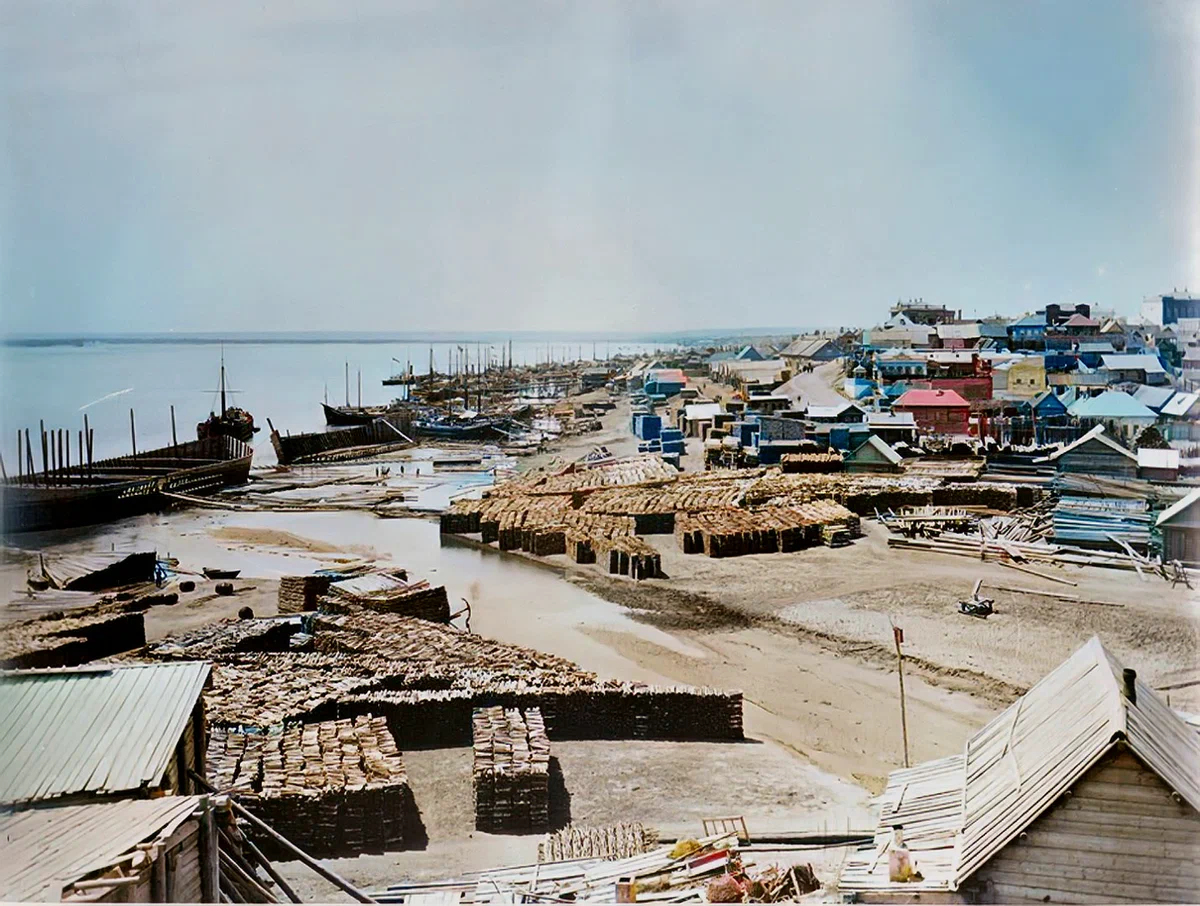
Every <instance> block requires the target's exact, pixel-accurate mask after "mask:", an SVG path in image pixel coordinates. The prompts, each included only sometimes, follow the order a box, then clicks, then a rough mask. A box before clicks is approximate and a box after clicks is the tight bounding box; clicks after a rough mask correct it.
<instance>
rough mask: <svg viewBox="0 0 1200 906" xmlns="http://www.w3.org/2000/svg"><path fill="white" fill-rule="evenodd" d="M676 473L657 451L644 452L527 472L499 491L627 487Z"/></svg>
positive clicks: (657, 481) (667, 479)
mask: <svg viewBox="0 0 1200 906" xmlns="http://www.w3.org/2000/svg"><path fill="white" fill-rule="evenodd" d="M678 477H679V470H678V469H676V468H675V467H674V466H672V465H669V464H668V463H666V462H665V461H664V460H663V458H662V457H661V456H659V455H658V454H645V455H640V456H633V457H629V458H627V459H619V460H614V461H611V462H606V463H601V464H597V465H589V464H585V463H572V464H571V465H570V466H567V468H566V469H565V470H563V471H562V472H560V473H559V474H557V475H547V474H540V475H539V474H536V473H534V474H530V475H526V476H522V477H521V478H519V479H515V480H514V481H512V482H506V483H505V484H504V485H501V486H500V487H499V488H498V489H497V490H498V491H499V492H500V493H509V492H515V493H518V494H529V495H540V494H569V493H571V492H574V491H589V490H594V489H597V488H612V487H628V486H631V485H644V484H662V483H667V482H672V481H674V480H675V479H677V478H678Z"/></svg>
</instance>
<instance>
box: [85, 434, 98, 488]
mask: <svg viewBox="0 0 1200 906" xmlns="http://www.w3.org/2000/svg"><path fill="white" fill-rule="evenodd" d="M87 451H88V477H89V478H91V477H92V457H93V456H95V455H96V429H95V428H88V432H87Z"/></svg>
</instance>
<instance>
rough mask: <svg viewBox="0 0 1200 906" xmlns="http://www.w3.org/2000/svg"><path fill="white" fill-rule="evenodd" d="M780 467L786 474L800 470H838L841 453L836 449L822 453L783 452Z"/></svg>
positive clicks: (840, 468) (840, 463) (839, 468)
mask: <svg viewBox="0 0 1200 906" xmlns="http://www.w3.org/2000/svg"><path fill="white" fill-rule="evenodd" d="M779 467H780V469H781V470H782V471H783V472H785V473H787V474H795V473H802V472H840V471H841V470H842V454H841V453H839V452H838V451H836V450H830V451H828V452H822V453H784V454H783V456H782V457H781V458H780V460H779Z"/></svg>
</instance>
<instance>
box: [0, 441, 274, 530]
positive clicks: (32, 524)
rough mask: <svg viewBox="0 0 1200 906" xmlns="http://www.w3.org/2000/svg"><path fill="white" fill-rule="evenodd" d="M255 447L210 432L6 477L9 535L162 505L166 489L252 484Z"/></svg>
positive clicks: (195, 490)
mask: <svg viewBox="0 0 1200 906" xmlns="http://www.w3.org/2000/svg"><path fill="white" fill-rule="evenodd" d="M253 456H254V450H253V448H251V447H250V446H249V445H248V444H246V443H244V442H242V441H240V440H238V439H236V438H233V437H228V436H218V437H207V438H204V439H203V440H193V441H188V442H186V443H182V444H177V445H173V446H169V447H161V448H159V449H157V450H146V451H145V452H142V453H137V454H135V455H132V456H118V457H114V458H112V459H102V460H99V461H97V462H93V463H92V464H91V465H88V464H87V463H84V464H83V465H82V466H80V465H72V466H70V467H69V468H59V469H50V470H47V471H42V472H35V473H34V474H33V475H22V476H19V477H18V476H12V475H10V476H9V477H8V478H7V479H6V480H4V481H3V482H0V529H2V530H3V534H5V535H11V534H15V533H18V532H36V531H43V530H46V529H59V528H72V527H75V526H82V525H96V524H98V523H102V522H110V521H112V520H114V519H121V518H123V517H125V516H135V515H138V514H140V513H148V512H152V511H153V510H156V509H159V508H160V507H162V506H163V505H164V504H166V503H168V502H169V498H168V497H166V496H164V495H165V494H183V495H188V496H192V497H203V496H206V495H208V494H215V493H216V492H217V491H220V490H222V489H223V488H227V487H232V486H234V485H239V484H245V483H246V481H247V480H248V479H249V476H250V461H251V459H252V458H253Z"/></svg>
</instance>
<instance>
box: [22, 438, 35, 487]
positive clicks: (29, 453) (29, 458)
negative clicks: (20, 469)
mask: <svg viewBox="0 0 1200 906" xmlns="http://www.w3.org/2000/svg"><path fill="white" fill-rule="evenodd" d="M25 457H26V465H28V467H29V468H28V469H26V474H28V475H29V480H30V481H31V482H33V483H34V484H37V476H36V475H35V474H34V468H33V445H32V444H31V443H30V442H29V429H28V428H26V429H25Z"/></svg>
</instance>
